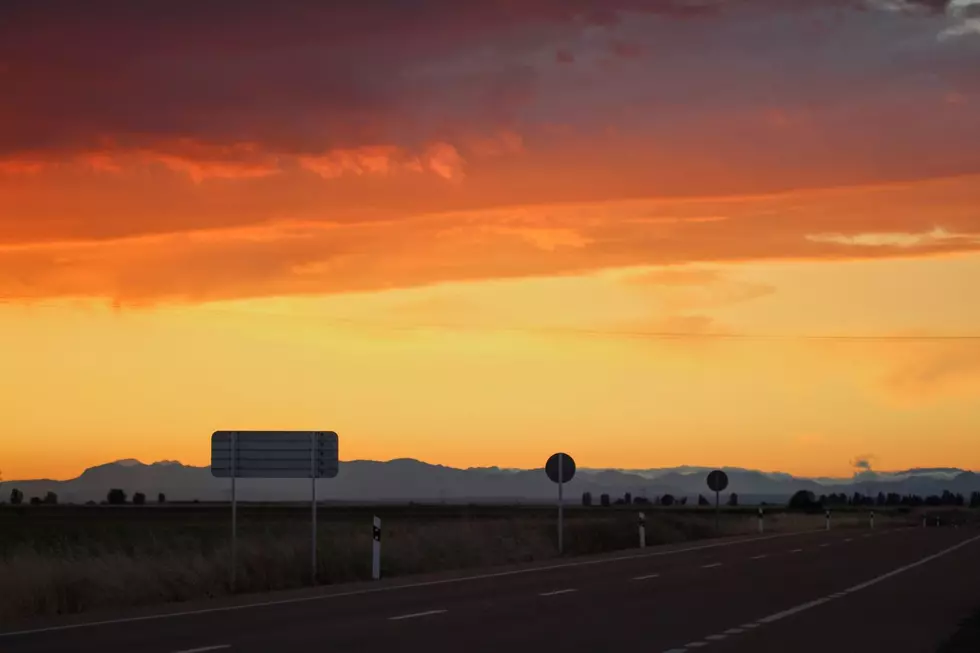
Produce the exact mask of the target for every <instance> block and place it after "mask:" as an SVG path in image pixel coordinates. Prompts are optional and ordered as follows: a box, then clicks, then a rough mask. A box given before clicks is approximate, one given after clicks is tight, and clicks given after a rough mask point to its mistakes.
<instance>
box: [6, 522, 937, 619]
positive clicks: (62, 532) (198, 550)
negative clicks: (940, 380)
mask: <svg viewBox="0 0 980 653" xmlns="http://www.w3.org/2000/svg"><path fill="white" fill-rule="evenodd" d="M643 510H644V512H645V513H646V515H647V522H646V531H647V544H648V545H656V544H665V543H674V542H685V541H691V540H699V539H704V538H709V537H713V536H715V535H716V530H715V522H714V513H713V511H712V510H711V509H698V508H691V507H683V508H680V507H677V508H651V507H644V508H643ZM637 512H638V509H637V507H635V506H634V507H617V508H581V507H570V508H568V509H567V510H566V522H565V523H566V529H565V548H566V555H579V554H586V553H600V552H607V551H616V550H623V549H629V548H633V547H636V546H638V533H637ZM373 515H378V516H379V517H381V519H382V573H383V575H384V576H386V577H387V576H399V575H405V574H412V573H423V572H431V571H443V570H452V569H463V568H476V567H489V566H493V565H501V564H512V563H518V562H532V561H538V560H547V559H550V558H554V557H556V556H557V550H556V549H557V546H556V542H557V533H556V519H555V509H554V508H552V507H528V506H458V505H439V506H381V507H370V506H365V507H350V506H346V507H328V506H322V507H321V508H320V509H319V514H318V550H319V568H318V575H319V580H320V582H322V583H339V582H345V581H353V580H363V579H368V578H370V564H371V526H372V517H373ZM919 520H921V517H919V516H917V515H915V514H912V513H906V514H900V513H897V512H885V511H878V513H877V517H876V525H879V526H880V527H885V526H888V525H893V524H895V523H896V522H901V523H910V524H914V523H918V522H919ZM823 525H824V517H823V515H822V514H813V515H803V514H797V513H788V512H783V511H781V510H778V509H777V510H773V509H769V510H768V512H767V516H766V531H767V532H788V531H801V530H808V529H817V528H822V527H823ZM833 527H834V528H868V514H867V511H866V510H861V511H850V512H849V511H839V512H836V513H835V516H834V522H833ZM230 530H231V522H230V510H229V508H228V506H208V505H190V504H188V505H175V504H172V505H165V506H141V507H137V506H118V507H113V506H91V507H85V506H37V507H18V508H13V507H10V506H0V587H2V588H3V589H4V591H3V592H0V621H8V620H17V619H24V618H29V617H33V616H40V615H52V614H66V613H78V612H83V611H87V610H92V609H98V608H110V607H115V606H134V605H152V604H161V603H169V602H177V601H186V600H190V599H198V598H206V597H215V596H221V595H225V594H228V593H229V592H230V587H229V584H228V579H229V577H230V557H231V555H230ZM757 532H758V521H757V519H756V515H755V509H754V508H741V509H724V510H722V512H721V515H720V533H721V534H722V535H739V534H752V533H757ZM309 576H310V508H309V506H305V507H298V506H255V505H243V506H240V507H239V512H238V582H237V591H239V592H258V591H269V590H278V589H287V588H295V587H300V586H303V585H306V584H309V582H310V578H309Z"/></svg>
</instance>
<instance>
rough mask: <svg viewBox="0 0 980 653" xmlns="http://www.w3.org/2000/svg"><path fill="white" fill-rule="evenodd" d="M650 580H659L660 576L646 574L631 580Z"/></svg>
mask: <svg viewBox="0 0 980 653" xmlns="http://www.w3.org/2000/svg"><path fill="white" fill-rule="evenodd" d="M651 578H660V574H647V575H646V576H637V577H636V578H634V579H633V580H650V579H651Z"/></svg>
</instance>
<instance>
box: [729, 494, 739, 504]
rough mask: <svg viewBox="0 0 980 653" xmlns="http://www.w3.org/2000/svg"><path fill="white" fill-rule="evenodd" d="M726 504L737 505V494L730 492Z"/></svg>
mask: <svg viewBox="0 0 980 653" xmlns="http://www.w3.org/2000/svg"><path fill="white" fill-rule="evenodd" d="M728 505H730V506H737V505H738V494H736V493H735V492H732V493H731V494H729V495H728Z"/></svg>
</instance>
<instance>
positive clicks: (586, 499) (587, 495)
mask: <svg viewBox="0 0 980 653" xmlns="http://www.w3.org/2000/svg"><path fill="white" fill-rule="evenodd" d="M160 496H163V495H162V494H161V495H160ZM582 505H583V506H591V505H592V493H591V492H583V493H582Z"/></svg>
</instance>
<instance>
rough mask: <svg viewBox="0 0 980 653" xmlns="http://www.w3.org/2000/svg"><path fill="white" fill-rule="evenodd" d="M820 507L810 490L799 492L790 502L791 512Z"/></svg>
mask: <svg viewBox="0 0 980 653" xmlns="http://www.w3.org/2000/svg"><path fill="white" fill-rule="evenodd" d="M819 507H820V504H819V503H817V499H816V497H815V496H814V495H813V492H810V490H798V491H797V492H796V493H795V494H793V496H792V497H790V500H789V509H790V510H813V509H815V508H819Z"/></svg>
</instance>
